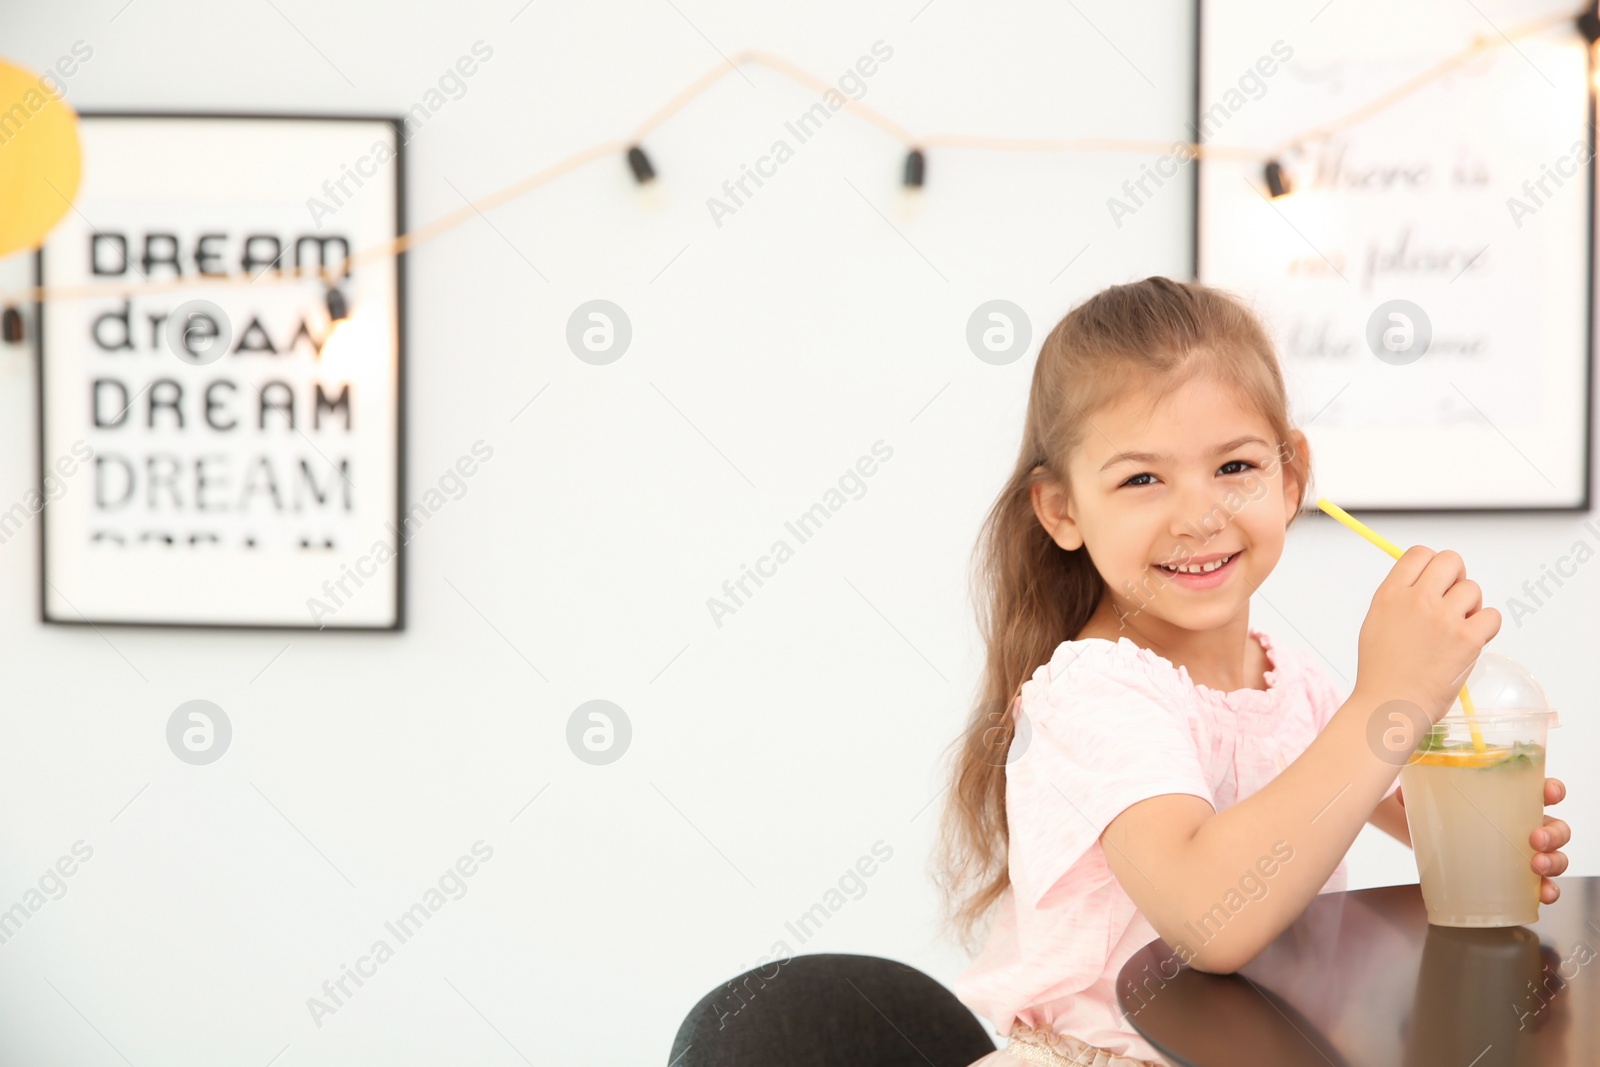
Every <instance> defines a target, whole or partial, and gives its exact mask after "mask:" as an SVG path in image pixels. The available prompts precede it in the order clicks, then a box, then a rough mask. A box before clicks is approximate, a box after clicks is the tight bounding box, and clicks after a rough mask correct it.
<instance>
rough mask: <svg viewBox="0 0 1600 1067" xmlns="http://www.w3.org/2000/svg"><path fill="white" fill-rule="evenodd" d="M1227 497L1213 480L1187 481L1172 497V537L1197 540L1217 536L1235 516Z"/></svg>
mask: <svg viewBox="0 0 1600 1067" xmlns="http://www.w3.org/2000/svg"><path fill="white" fill-rule="evenodd" d="M1225 496H1226V494H1225V493H1224V492H1223V491H1222V489H1221V487H1220V486H1218V485H1217V484H1216V482H1215V481H1212V480H1210V479H1205V480H1199V479H1184V480H1183V481H1182V482H1181V483H1180V484H1179V487H1178V491H1177V492H1176V493H1173V494H1172V515H1171V530H1172V534H1173V536H1175V537H1176V536H1180V535H1181V536H1185V537H1195V536H1197V535H1200V534H1204V533H1215V532H1217V531H1218V530H1221V529H1222V528H1223V527H1224V526H1226V525H1227V524H1228V520H1229V519H1230V518H1232V516H1231V515H1230V514H1229V512H1228V508H1227V505H1226V504H1225V503H1224V499H1225Z"/></svg>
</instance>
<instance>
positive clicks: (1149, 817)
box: [941, 277, 1571, 1067]
mask: <svg viewBox="0 0 1600 1067" xmlns="http://www.w3.org/2000/svg"><path fill="white" fill-rule="evenodd" d="M1310 475H1311V470H1310V457H1309V453H1308V448H1307V444H1306V439H1305V436H1304V434H1303V433H1301V432H1300V431H1298V430H1294V429H1291V428H1290V426H1289V413H1288V405H1287V401H1286V398H1285V392H1284V385H1283V377H1282V373H1281V371H1280V368H1279V366H1278V362H1277V357H1276V355H1275V354H1274V352H1273V349H1272V344H1271V342H1270V341H1269V340H1268V338H1267V336H1266V334H1265V332H1264V331H1263V329H1262V327H1261V325H1260V324H1259V323H1258V322H1257V321H1256V319H1255V318H1254V317H1253V316H1252V315H1251V313H1250V312H1249V310H1247V309H1246V308H1245V307H1244V306H1243V305H1241V304H1240V303H1239V302H1238V301H1236V300H1235V299H1233V298H1232V297H1230V296H1228V295H1226V294H1225V293H1223V292H1220V291H1218V290H1215V289H1210V288H1207V287H1205V286H1202V285H1197V284H1186V283H1183V282H1175V281H1171V280H1169V279H1166V278H1159V277H1157V278H1146V279H1145V280H1144V281H1141V282H1137V283H1133V284H1129V285H1117V286H1112V287H1111V288H1109V289H1106V290H1104V291H1102V292H1100V293H1099V294H1097V295H1095V296H1094V297H1092V298H1090V299H1089V300H1087V301H1085V302H1084V303H1083V304H1081V305H1079V306H1078V307H1076V308H1074V309H1073V310H1072V311H1071V312H1069V313H1068V314H1067V316H1066V317H1065V318H1063V319H1062V320H1061V321H1060V323H1058V324H1057V325H1056V327H1055V328H1054V329H1053V330H1051V331H1050V335H1049V336H1048V337H1046V338H1045V340H1044V343H1043V346H1042V347H1041V350H1040V352H1039V359H1038V363H1037V365H1036V366H1035V367H1034V373H1033V384H1032V389H1031V392H1030V394H1029V397H1028V411H1027V420H1026V423H1025V424H1024V427H1023V436H1022V450H1021V454H1020V456H1019V457H1018V461H1017V465H1016V468H1015V470H1014V471H1013V473H1012V475H1011V478H1010V480H1009V481H1008V482H1007V483H1006V486H1005V488H1004V490H1003V491H1002V492H1001V494H1000V497H999V499H998V500H997V501H996V503H995V504H994V506H993V508H992V510H991V511H990V514H989V516H988V519H987V521H986V523H985V528H984V531H983V535H982V539H981V543H980V549H981V560H980V562H981V566H980V568H979V572H978V574H979V577H980V578H981V580H982V584H983V589H982V595H981V596H980V597H979V598H978V601H979V604H980V608H981V622H982V629H983V632H984V637H985V641H986V644H987V648H988V652H987V662H986V666H985V671H984V677H983V682H982V688H981V692H980V699H979V700H978V703H977V705H976V708H975V709H974V712H973V715H972V717H971V720H970V723H969V725H968V727H967V730H966V732H965V735H964V736H963V738H962V739H961V740H960V741H959V742H958V743H957V746H958V747H957V751H956V758H955V760H954V761H953V774H952V783H951V790H950V798H949V801H948V806H947V808H946V810H945V813H944V823H943V831H944V853H943V856H942V868H943V869H942V873H941V882H942V884H943V887H944V889H945V891H946V894H947V907H948V910H949V912H950V916H951V920H952V921H951V926H952V928H953V929H954V930H955V932H957V933H958V934H959V935H960V936H961V938H962V939H963V940H964V941H965V942H966V943H967V944H968V945H969V946H970V945H971V943H972V940H971V935H972V933H973V930H974V928H975V927H976V926H977V925H978V924H979V922H980V920H983V919H985V918H988V919H989V920H991V922H990V923H989V924H987V940H986V942H985V944H984V946H983V951H982V953H981V955H979V957H978V958H977V959H976V960H975V961H974V962H973V964H972V966H971V967H970V968H968V969H967V970H966V971H965V972H964V973H963V974H962V975H961V976H960V977H959V978H958V979H957V981H956V983H955V991H956V994H957V995H958V996H959V997H960V998H961V1000H962V1001H963V1002H964V1003H965V1004H967V1006H968V1007H970V1008H971V1009H972V1010H974V1011H975V1012H977V1013H978V1014H979V1015H982V1016H984V1017H986V1018H987V1019H989V1021H990V1022H991V1023H992V1024H993V1025H994V1026H995V1027H996V1028H997V1029H998V1030H999V1031H1000V1032H1002V1033H1006V1034H1007V1035H1008V1036H1009V1040H1010V1044H1009V1045H1008V1046H1007V1047H1006V1048H1004V1049H1002V1050H1000V1051H997V1052H995V1053H993V1054H992V1055H989V1056H985V1057H984V1058H983V1059H981V1060H979V1061H978V1062H979V1063H981V1064H983V1065H984V1067H1019V1065H1020V1064H1022V1063H1039V1064H1059V1065H1062V1067H1066V1065H1068V1064H1071V1065H1074V1067H1150V1065H1165V1064H1167V1062H1168V1061H1166V1060H1164V1059H1162V1058H1161V1056H1160V1054H1159V1053H1158V1052H1157V1050H1156V1049H1155V1048H1154V1047H1152V1046H1151V1045H1150V1044H1149V1042H1147V1041H1146V1040H1144V1038H1142V1037H1141V1036H1140V1035H1139V1034H1138V1033H1137V1032H1136V1031H1135V1030H1134V1029H1133V1027H1132V1025H1131V1023H1130V1022H1129V1020H1128V1019H1127V1018H1126V1017H1125V1016H1124V1015H1123V1013H1122V1012H1121V1011H1120V1010H1119V1009H1118V1007H1117V1000H1116V979H1117V973H1118V971H1119V969H1120V968H1121V967H1122V965H1123V963H1124V962H1126V961H1127V959H1128V958H1129V957H1130V956H1131V955H1132V954H1133V953H1134V952H1136V951H1137V950H1138V949H1140V948H1141V947H1143V946H1144V945H1146V944H1148V943H1149V942H1150V941H1152V940H1154V939H1155V938H1157V937H1161V938H1162V939H1164V940H1165V941H1166V942H1167V944H1168V945H1169V946H1171V947H1172V949H1173V951H1174V952H1175V953H1176V954H1177V955H1178V957H1179V959H1180V961H1181V962H1184V963H1186V964H1188V965H1189V966H1191V967H1193V968H1195V969H1198V970H1203V971H1211V972H1215V973H1228V972H1231V971H1234V970H1236V969H1238V968H1240V967H1242V966H1244V965H1245V964H1246V963H1247V962H1249V961H1250V960H1251V959H1253V958H1254V957H1255V956H1256V955H1257V954H1258V953H1259V952H1260V951H1261V950H1262V949H1263V948H1264V947H1266V945H1267V944H1268V943H1270V942H1271V941H1272V940H1273V938H1275V937H1276V936H1277V935H1278V934H1279V933H1281V932H1282V931H1283V930H1284V929H1285V928H1286V927H1287V926H1288V925H1289V924H1290V923H1292V922H1293V921H1294V920H1295V919H1296V918H1297V917H1298V916H1299V915H1300V913H1301V912H1302V911H1303V910H1304V909H1305V907H1306V905H1307V904H1308V903H1309V902H1310V901H1311V900H1312V898H1313V897H1315V896H1316V895H1317V894H1318V893H1322V892H1331V891H1336V890H1340V889H1343V888H1344V887H1345V884H1346V883H1345V867H1344V862H1343V858H1344V854H1345V851H1346V850H1347V849H1348V848H1349V847H1350V844H1351V842H1352V841H1354V840H1355V838H1356V835H1357V833H1358V832H1359V831H1360V830H1361V827H1362V825H1363V824H1364V823H1368V822H1370V823H1372V824H1373V825H1374V826H1377V827H1378V828H1380V829H1382V830H1383V831H1385V832H1386V833H1388V834H1390V835H1391V836H1393V837H1395V838H1396V839H1398V840H1400V841H1401V842H1403V843H1405V844H1406V845H1408V846H1409V845H1410V835H1409V833H1408V831H1407V828H1406V819H1405V809H1404V807H1403V806H1402V805H1403V797H1402V795H1401V794H1400V791H1399V789H1398V785H1399V780H1398V777H1397V775H1398V772H1399V769H1400V766H1401V765H1402V764H1403V763H1404V762H1405V758H1406V755H1407V754H1408V753H1409V752H1410V751H1411V750H1412V749H1413V748H1414V746H1415V744H1416V742H1417V740H1418V738H1419V736H1420V733H1419V731H1421V730H1423V729H1425V728H1426V726H1427V725H1428V724H1430V723H1432V722H1436V721H1438V720H1439V719H1440V718H1442V717H1443V716H1444V714H1445V713H1446V712H1447V711H1448V710H1449V708H1450V705H1451V702H1452V700H1453V699H1454V696H1455V694H1456V693H1457V692H1459V690H1460V688H1461V685H1462V683H1463V682H1464V681H1465V680H1466V676H1467V674H1468V673H1469V672H1470V670H1471V668H1472V666H1473V664H1474V663H1475V662H1476V660H1477V657H1478V653H1479V652H1480V650H1481V649H1482V648H1483V646H1484V645H1485V644H1486V643H1487V642H1488V641H1489V640H1490V639H1491V638H1492V637H1494V635H1495V634H1496V632H1498V630H1499V629H1500V613H1499V612H1498V611H1496V610H1495V609H1494V608H1486V607H1484V606H1483V600H1482V597H1481V596H1480V594H1479V590H1478V586H1477V584H1476V583H1474V582H1471V581H1469V580H1467V578H1466V575H1465V570H1464V568H1463V566H1462V561H1461V557H1460V556H1458V555H1457V554H1456V553H1454V552H1450V551H1443V552H1437V553H1436V552H1434V551H1432V550H1431V549H1428V548H1425V547H1423V546H1420V545H1416V546H1413V547H1411V548H1410V549H1409V550H1408V551H1407V552H1406V553H1405V554H1404V555H1403V556H1402V557H1401V558H1400V559H1398V560H1396V561H1395V563H1394V566H1393V568H1392V570H1391V571H1390V572H1389V574H1388V576H1387V577H1386V578H1385V579H1384V580H1383V582H1382V583H1381V584H1380V585H1379V587H1378V589H1377V592H1376V594H1375V595H1374V596H1373V599H1372V605H1371V607H1370V608H1369V610H1368V612H1367V616H1366V620H1365V621H1364V622H1363V623H1362V626H1361V633H1360V639H1359V645H1358V650H1357V652H1358V665H1357V672H1356V681H1355V685H1354V687H1353V690H1352V692H1351V693H1350V695H1349V697H1348V698H1347V699H1344V700H1341V699H1340V697H1339V694H1338V692H1337V691H1336V690H1335V688H1334V686H1333V683H1332V682H1331V680H1330V679H1329V677H1328V674H1327V672H1326V671H1325V670H1324V668H1323V667H1322V665H1321V664H1320V663H1319V662H1318V657H1317V656H1315V655H1314V654H1311V653H1309V652H1306V651H1304V650H1301V649H1295V648H1287V647H1283V646H1280V645H1279V644H1278V643H1277V641H1276V640H1275V639H1274V638H1273V637H1271V636H1269V635H1268V634H1266V633H1265V632H1263V631H1261V630H1259V629H1257V628H1256V627H1254V626H1252V625H1251V623H1250V596H1251V594H1252V593H1254V592H1255V591H1256V589H1257V588H1258V587H1259V586H1260V585H1261V584H1262V583H1263V582H1264V581H1266V579H1267V576H1268V575H1269V574H1271V573H1272V569H1273V568H1274V567H1275V566H1277V563H1278V559H1279V557H1280V556H1281V555H1282V554H1283V547H1284V541H1285V533H1286V531H1287V530H1288V528H1289V526H1290V525H1292V524H1293V522H1294V520H1295V518H1296V517H1297V516H1298V514H1299V513H1300V510H1301V508H1302V507H1303V506H1304V502H1305V500H1306V499H1307V496H1308V488H1309V482H1310ZM1417 476H1418V477H1423V476H1424V472H1422V471H1418V472H1417ZM1303 565H1309V566H1320V565H1321V564H1319V563H1315V562H1313V563H1308V564H1303ZM1352 591H1353V590H1352ZM1288 606H1289V605H1285V607H1288ZM1396 727H1399V728H1401V734H1400V735H1397V734H1396V733H1395V728H1396ZM1565 792H1566V791H1565V787H1564V786H1563V785H1562V783H1561V782H1559V781H1558V780H1556V779H1554V778H1550V779H1546V781H1545V803H1546V804H1553V803H1555V802H1557V801H1559V800H1560V799H1561V798H1562V797H1563V796H1565ZM1570 837H1571V832H1570V830H1569V829H1568V827H1567V824H1566V823H1565V822H1563V821H1561V820H1560V819H1556V818H1553V817H1551V816H1549V815H1546V816H1545V817H1544V826H1543V827H1542V828H1541V829H1538V830H1535V831H1533V832H1532V834H1531V835H1530V839H1529V842H1528V844H1529V846H1530V850H1531V851H1532V853H1533V858H1532V861H1531V862H1532V864H1533V869H1534V870H1535V871H1537V872H1538V873H1539V874H1540V875H1541V879H1540V890H1539V892H1540V899H1541V900H1542V901H1543V902H1544V903H1551V902H1553V901H1554V900H1555V899H1556V897H1557V895H1558V894H1559V890H1558V889H1557V887H1556V885H1555V883H1553V882H1551V881H1550V880H1549V877H1545V876H1553V875H1559V874H1560V873H1561V872H1562V871H1563V870H1565V869H1566V866H1567V857H1566V855H1565V854H1564V853H1562V852H1560V851H1558V850H1559V848H1560V847H1561V846H1562V845H1563V844H1565V843H1566V842H1567V841H1568V840H1569V838H1570Z"/></svg>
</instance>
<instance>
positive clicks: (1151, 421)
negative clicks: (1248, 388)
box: [1033, 377, 1305, 631]
mask: <svg viewBox="0 0 1600 1067" xmlns="http://www.w3.org/2000/svg"><path fill="white" fill-rule="evenodd" d="M1145 403H1146V402H1145V401H1144V399H1143V398H1142V397H1139V396H1134V397H1132V398H1130V399H1128V400H1123V401H1118V402H1113V403H1112V404H1110V405H1107V406H1105V407H1103V408H1101V409H1100V410H1099V411H1096V412H1095V413H1094V414H1093V415H1092V416H1091V417H1090V422H1091V426H1090V428H1089V430H1088V434H1087V436H1086V437H1085V438H1084V441H1083V443H1082V445H1080V446H1079V447H1078V449H1077V450H1076V451H1075V452H1074V454H1073V455H1072V457H1071V459H1070V461H1069V470H1068V473H1067V478H1068V483H1069V484H1068V487H1067V491H1066V492H1065V493H1063V492H1062V491H1061V489H1060V488H1059V487H1055V486H1044V485H1040V486H1036V487H1035V488H1034V495H1033V500H1034V510H1035V512H1036V513H1037V514H1038V516H1039V521H1040V522H1041V523H1043V524H1044V527H1045V529H1046V530H1049V531H1050V533H1051V536H1052V537H1053V538H1054V539H1055V542H1056V544H1058V545H1060V546H1061V547H1062V548H1064V549H1068V550H1074V549H1077V548H1079V547H1084V548H1086V549H1087V551H1088V553H1089V558H1090V559H1091V560H1092V561H1093V562H1094V565H1095V568H1096V569H1097V570H1098V571H1099V572H1100V576H1101V577H1102V578H1104V579H1105V582H1106V586H1107V590H1108V593H1109V596H1110V597H1111V601H1112V606H1113V607H1115V608H1116V610H1117V615H1118V617H1119V618H1121V619H1122V620H1123V622H1124V624H1129V625H1133V626H1135V627H1138V628H1140V629H1141V630H1151V629H1153V630H1155V631H1160V630H1161V629H1163V626H1162V625H1161V624H1163V623H1164V624H1169V625H1171V626H1176V627H1179V628H1181V629H1184V630H1207V629H1214V628H1217V627H1220V626H1222V625H1224V624H1226V623H1229V622H1232V621H1234V620H1236V619H1237V618H1238V617H1239V616H1240V615H1241V613H1244V612H1246V611H1247V609H1248V605H1249V600H1250V595H1251V594H1252V593H1253V592H1255V590H1256V587H1257V586H1259V585H1261V583H1262V582H1264V581H1265V580H1266V578H1267V575H1268V574H1270V573H1272V568H1273V567H1274V566H1276V565H1277V563H1278V557H1279V556H1280V555H1282V553H1283V542H1284V532H1285V528H1286V526H1287V525H1288V522H1289V519H1290V517H1291V516H1292V515H1293V514H1294V511H1295V509H1296V508H1297V507H1298V505H1299V499H1300V492H1301V488H1300V486H1299V484H1298V483H1297V482H1296V480H1295V477H1294V473H1293V471H1292V470H1290V469H1289V468H1288V467H1287V466H1286V465H1285V463H1284V460H1285V459H1287V458H1289V457H1290V456H1291V455H1292V453H1290V452H1289V451H1288V449H1287V448H1285V449H1283V450H1282V451H1281V452H1280V450H1279V448H1278V446H1277V445H1276V444H1275V442H1274V434H1273V431H1272V429H1271V427H1270V426H1269V424H1268V423H1267V421H1266V419H1264V418H1263V417H1262V416H1261V415H1260V414H1259V413H1258V412H1256V411H1255V410H1254V409H1253V408H1251V407H1248V406H1246V405H1245V404H1244V402H1243V399H1242V398H1241V397H1239V396H1238V395H1236V393H1235V392H1234V390H1233V389H1232V388H1231V387H1229V386H1227V385H1225V384H1222V383H1219V382H1215V381H1213V380H1211V379H1209V378H1206V377H1201V378H1197V379H1195V380H1192V381H1190V382H1189V383H1187V384H1185V385H1184V386H1182V387H1181V388H1179V389H1177V390H1176V391H1174V392H1173V393H1170V394H1169V395H1168V396H1167V397H1166V399H1165V400H1163V401H1162V402H1161V403H1160V404H1159V405H1157V406H1156V407H1155V408H1154V409H1153V410H1146V409H1145V408H1144V404H1145ZM1294 438H1295V439H1294V440H1293V441H1292V442H1291V447H1293V448H1296V449H1303V448H1305V438H1304V435H1302V434H1300V433H1299V432H1298V431H1296V432H1295V434H1294ZM1223 559H1226V560H1227V562H1226V563H1225V564H1224V565H1223V566H1222V567H1221V568H1220V569H1217V570H1215V571H1213V572H1211V573H1209V574H1185V573H1179V572H1177V571H1176V570H1173V569H1167V568H1180V567H1185V566H1189V567H1193V566H1195V565H1202V564H1212V563H1215V562H1217V561H1219V560H1223ZM1102 608H1103V605H1102Z"/></svg>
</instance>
